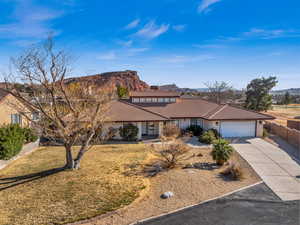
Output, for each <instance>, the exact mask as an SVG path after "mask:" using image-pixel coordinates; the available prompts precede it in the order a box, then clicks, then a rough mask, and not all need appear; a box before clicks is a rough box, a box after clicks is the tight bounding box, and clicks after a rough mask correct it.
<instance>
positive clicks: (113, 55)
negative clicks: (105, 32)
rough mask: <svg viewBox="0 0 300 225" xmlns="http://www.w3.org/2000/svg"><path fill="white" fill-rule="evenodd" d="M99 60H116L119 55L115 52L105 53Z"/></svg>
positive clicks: (99, 56)
mask: <svg viewBox="0 0 300 225" xmlns="http://www.w3.org/2000/svg"><path fill="white" fill-rule="evenodd" d="M97 59H100V60H115V59H117V55H116V53H115V52H114V51H110V52H107V53H104V54H102V55H98V56H97Z"/></svg>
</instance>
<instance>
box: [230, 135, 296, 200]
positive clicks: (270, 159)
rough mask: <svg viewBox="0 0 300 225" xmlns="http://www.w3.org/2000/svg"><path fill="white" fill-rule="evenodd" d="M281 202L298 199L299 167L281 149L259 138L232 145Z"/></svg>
mask: <svg viewBox="0 0 300 225" xmlns="http://www.w3.org/2000/svg"><path fill="white" fill-rule="evenodd" d="M232 146H233V147H234V148H235V149H236V151H237V152H238V153H239V154H240V155H241V156H242V157H243V158H244V159H245V160H246V161H247V162H248V163H249V164H250V165H251V166H252V168H253V169H254V170H255V171H256V172H257V174H258V175H259V176H260V177H261V178H262V180H263V181H264V182H265V183H266V184H267V185H268V186H269V187H270V188H271V189H272V191H273V192H274V193H276V195H277V196H278V197H280V198H281V199H282V200H285V201H286V200H299V199H300V165H299V163H298V162H297V161H295V160H294V159H293V158H292V157H291V156H290V155H289V154H287V153H286V152H285V151H284V150H283V149H281V148H279V147H277V146H275V145H272V144H270V143H268V142H266V141H264V140H263V139H260V138H251V139H247V140H245V141H243V142H239V143H235V144H232Z"/></svg>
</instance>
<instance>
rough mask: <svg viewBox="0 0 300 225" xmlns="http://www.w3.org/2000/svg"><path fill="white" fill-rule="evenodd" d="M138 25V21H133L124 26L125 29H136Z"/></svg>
mask: <svg viewBox="0 0 300 225" xmlns="http://www.w3.org/2000/svg"><path fill="white" fill-rule="evenodd" d="M139 23H140V19H136V20H133V21H132V22H130V23H129V24H127V25H126V26H125V29H133V28H135V27H137V26H138V25H139Z"/></svg>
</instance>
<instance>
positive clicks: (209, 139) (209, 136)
mask: <svg viewBox="0 0 300 225" xmlns="http://www.w3.org/2000/svg"><path fill="white" fill-rule="evenodd" d="M216 139H217V138H216V136H215V133H214V132H213V131H212V130H207V131H205V132H204V133H203V134H202V135H201V136H200V137H199V141H200V142H202V143H205V144H212V143H213V142H214V141H215V140H216Z"/></svg>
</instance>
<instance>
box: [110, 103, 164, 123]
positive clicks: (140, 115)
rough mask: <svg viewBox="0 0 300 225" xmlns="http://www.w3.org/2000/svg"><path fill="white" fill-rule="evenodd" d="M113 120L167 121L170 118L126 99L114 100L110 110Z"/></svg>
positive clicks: (111, 119)
mask: <svg viewBox="0 0 300 225" xmlns="http://www.w3.org/2000/svg"><path fill="white" fill-rule="evenodd" d="M108 115H109V120H110V121H113V122H138V121H165V120H168V118H166V117H164V116H162V115H159V114H157V113H155V112H150V111H148V110H147V109H143V108H140V107H138V106H136V105H133V104H130V103H128V102H125V101H113V102H112V103H111V106H110V110H109V112H108Z"/></svg>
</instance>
